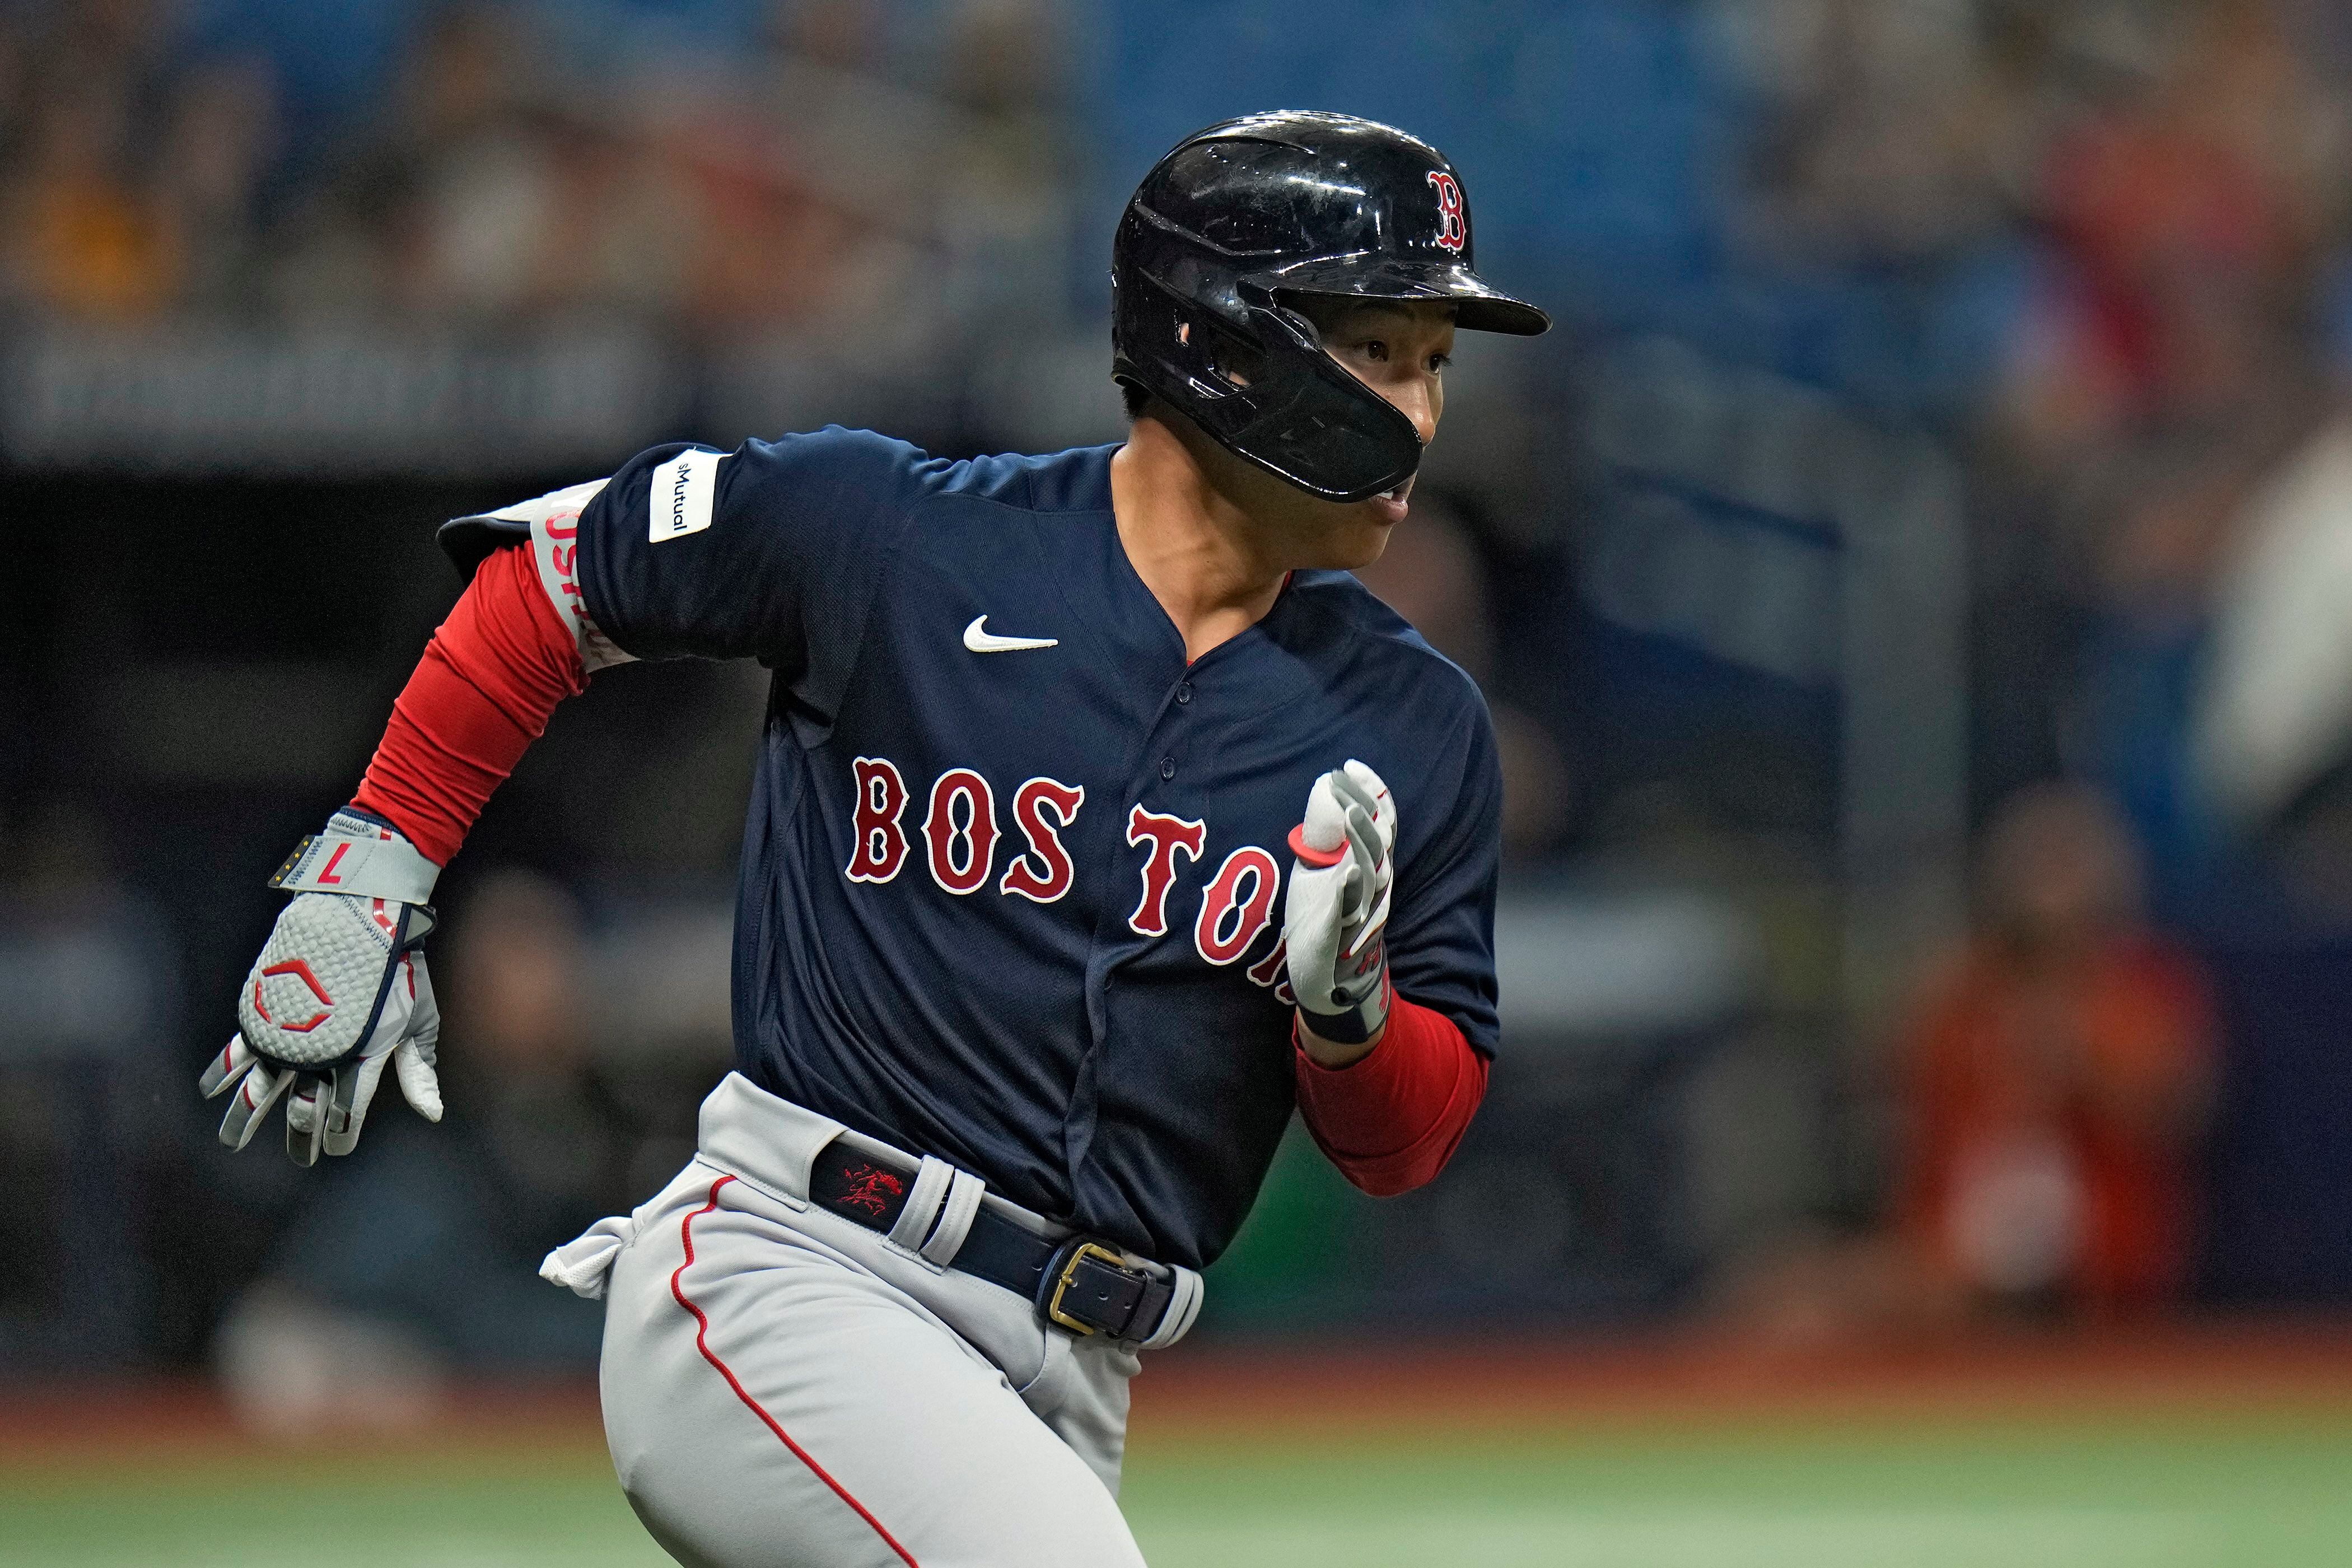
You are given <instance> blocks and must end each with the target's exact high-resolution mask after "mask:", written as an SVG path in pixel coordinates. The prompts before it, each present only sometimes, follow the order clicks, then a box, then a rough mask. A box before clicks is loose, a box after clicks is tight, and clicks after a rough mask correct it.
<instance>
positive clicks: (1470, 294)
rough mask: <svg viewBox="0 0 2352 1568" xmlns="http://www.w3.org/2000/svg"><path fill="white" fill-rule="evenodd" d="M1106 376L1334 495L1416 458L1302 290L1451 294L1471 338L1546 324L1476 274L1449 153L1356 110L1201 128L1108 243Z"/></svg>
mask: <svg viewBox="0 0 2352 1568" xmlns="http://www.w3.org/2000/svg"><path fill="white" fill-rule="evenodd" d="M1110 276H1111V291H1112V296H1113V299H1112V312H1111V353H1112V360H1111V374H1112V375H1114V376H1115V377H1117V378H1118V380H1119V381H1121V382H1126V383H1131V384H1135V385H1137V386H1140V387H1142V388H1143V389H1144V390H1146V391H1148V392H1151V393H1154V394H1157V395H1159V396H1160V397H1163V398H1165V399H1167V401H1168V402H1169V403H1171V405H1174V406H1175V407H1176V408H1177V409H1179V410H1181V412H1182V413H1183V414H1184V415H1185V416H1188V417H1189V418H1191V419H1192V422H1193V423H1194V424H1196V425H1198V426H1200V427H1201V428H1202V430H1204V431H1206V432H1207V433H1208V435H1209V437H1210V438H1211V439H1212V440H1214V441H1215V442H1216V443H1217V444H1218V445H1220V446H1222V447H1225V448H1226V449H1227V450H1228V451H1232V452H1234V453H1237V454H1239V455H1240V456H1242V457H1244V458H1248V459H1249V460H1250V461H1251V462H1253V463H1255V464H1256V465H1257V466H1258V467H1260V468H1264V469H1265V470H1266V471H1267V472H1268V473H1271V474H1274V475H1276V477H1278V478H1281V479H1287V480H1289V481H1290V482H1291V483H1292V484H1294V485H1297V486H1298V487H1299V488H1300V489H1304V490H1307V491H1310V492H1312V493H1313V494H1315V495H1318V496H1322V497H1324V498H1325V499H1327V500H1339V501H1354V500H1366V499H1368V498H1370V497H1372V496H1376V495H1380V494H1381V493H1382V492H1384V491H1387V490H1391V489H1395V488H1396V487H1397V486H1399V485H1401V484H1402V483H1403V482H1404V481H1405V480H1406V479H1410V478H1412V473H1413V470H1414V469H1415V468H1419V467H1420V466H1421V450H1422V447H1421V437H1420V434H1419V432H1417V431H1416V430H1414V428H1413V426H1412V420H1410V419H1407V418H1406V417H1405V416H1403V415H1402V414H1401V413H1399V412H1398V411H1397V410H1396V409H1395V408H1394V407H1393V406H1391V405H1390V404H1389V402H1388V401H1387V400H1386V399H1385V398H1382V397H1381V396H1380V395H1378V394H1377V393H1374V392H1372V391H1371V390H1370V388H1368V387H1366V386H1365V385H1364V384H1363V383H1361V382H1360V381H1358V380H1357V379H1356V378H1355V377H1354V376H1352V375H1350V374H1348V372H1347V371H1345V370H1344V369H1342V368H1341V367H1340V366H1339V365H1338V364H1337V363H1334V362H1333V361H1332V360H1331V358H1330V356H1328V354H1326V353H1324V352H1323V348H1322V342H1321V340H1320V338H1319V336H1318V333H1317V331H1316V330H1315V324H1314V323H1313V322H1312V321H1309V320H1308V319H1307V317H1305V316H1303V315H1301V314H1300V313H1299V312H1298V311H1297V310H1296V309H1295V308H1294V307H1293V304H1292V302H1291V301H1292V300H1293V299H1294V298H1295V297H1297V296H1299V295H1318V294H1319V295H1340V296H1354V297H1357V298H1360V299H1375V300H1452V301H1454V304H1455V305H1456V306H1457V307H1458V311H1457V314H1456V317H1455V321H1456V324H1457V325H1459V326H1461V327H1463V328H1465V329H1467V330H1469V331H1483V332H1513V333H1517V334H1519V335H1521V336H1532V335H1534V334H1535V333H1537V332H1540V331H1544V330H1545V329H1546V328H1548V327H1549V326H1550V325H1551V318H1550V317H1549V316H1547V315H1545V314H1544V313H1543V312H1542V311H1541V310H1537V309H1536V308H1535V307H1534V306H1533V305H1529V304H1527V303H1525V302H1523V301H1521V300H1514V299H1512V298H1511V297H1510V296H1508V295H1507V294H1503V293H1500V292H1498V291H1497V290H1496V289H1493V288H1490V287H1489V286H1488V285H1487V284H1486V281H1485V280H1484V279H1481V278H1479V276H1478V275H1477V274H1476V273H1475V272H1474V271H1472V270H1471V268H1470V201H1469V198H1468V196H1467V195H1465V194H1464V192H1463V189H1462V177H1461V176H1460V175H1459V174H1456V173H1455V172H1454V165H1453V164H1451V163H1447V162H1446V161H1445V155H1444V153H1440V152H1438V150H1437V149H1436V148H1434V147H1432V146H1431V145H1429V143H1427V142H1422V141H1417V140H1415V139H1414V138H1413V137H1411V136H1408V135H1406V134H1405V133H1404V132H1402V131H1398V130H1394V129H1392V128H1391V127H1389V126H1386V125H1380V124H1376V123H1374V122H1373V121H1369V120H1358V119H1356V118H1355V117H1354V116H1352V115H1346V114H1317V113H1308V112H1305V111H1288V112H1278V113H1270V114H1253V115H1249V116H1247V117H1246V118H1244V119H1241V120H1228V121H1225V122H1224V123H1223V124H1221V125H1212V126H1210V127H1209V128H1208V129H1207V130H1205V131H1197V132H1193V133H1192V135H1190V136H1187V137H1186V138H1184V140H1183V141H1181V142H1178V143H1177V144H1176V146H1175V148H1174V149H1173V150H1172V151H1171V152H1170V153H1169V154H1168V155H1167V156H1166V157H1164V158H1162V159H1160V162H1159V163H1157V164H1155V165H1154V166H1153V168H1152V170H1151V173H1150V174H1146V175H1145V176H1144V177H1143V184H1141V185H1139V187H1137V189H1136V193H1135V196H1134V198H1133V199H1132V200H1130V201H1129V203H1128V204H1127V212H1126V215H1125V216H1123V217H1121V218H1120V219H1119V225H1118V237H1117V238H1116V239H1114V240H1113V241H1112V245H1111V268H1110Z"/></svg>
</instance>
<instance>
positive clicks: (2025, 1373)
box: [1134, 1322, 2352, 1436]
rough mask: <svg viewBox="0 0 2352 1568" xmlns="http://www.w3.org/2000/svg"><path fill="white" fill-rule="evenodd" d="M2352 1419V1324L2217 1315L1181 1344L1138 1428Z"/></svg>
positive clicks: (1164, 1361)
mask: <svg viewBox="0 0 2352 1568" xmlns="http://www.w3.org/2000/svg"><path fill="white" fill-rule="evenodd" d="M2306 1408H2307V1409H2309V1410H2310V1411H2311V1412H2312V1413H2313V1414H2315V1415H2352V1325H2347V1324H2342V1323H2325V1324H2323V1323H2308V1324H2295V1323H2281V1322H2263V1323H2221V1324H2211V1325H2202V1326H2193V1327H2185V1328H2168V1329H2162V1330H2131V1331H2115V1330H2108V1331H2097V1332H2083V1331H2034V1332H2028V1331H2020V1332H2015V1333H2009V1334H2000V1335H1987V1336H1978V1337H1971V1338H1968V1339H1962V1340H1942V1341H1936V1342H1918V1343H1912V1344H1889V1345H1876V1346H1853V1345H1849V1346H1843V1347H1839V1348H1837V1349H1834V1350H1812V1351H1805V1352H1793V1351H1785V1350H1775V1349H1771V1348H1768V1347H1764V1346H1760V1345H1758V1344H1756V1343H1754V1342H1732V1341H1726V1340H1721V1339H1714V1338H1706V1337H1694V1336H1688V1335H1679V1336H1675V1335H1665V1336H1657V1337H1653V1338H1646V1339H1636V1340H1622V1341H1616V1342H1605V1343H1591V1342H1583V1343H1580V1342H1570V1343H1562V1342H1559V1341H1556V1340H1555V1341H1549V1342H1538V1341H1514V1340H1510V1339H1499V1338H1498V1339H1492V1340H1483V1341H1479V1342H1475V1343H1472V1342H1456V1343H1453V1344H1448V1345H1444V1346H1430V1345H1427V1344H1407V1345H1398V1346H1389V1347H1383V1346H1381V1345H1380V1344H1378V1343H1376V1342H1370V1343H1359V1344H1354V1345H1350V1346H1348V1347H1346V1348H1342V1349H1336V1350H1334V1349H1316V1350H1311V1351H1302V1350H1300V1349H1299V1348H1297V1347H1293V1346H1265V1347H1260V1348H1255V1349H1232V1348H1216V1349H1205V1350H1202V1351H1199V1352H1189V1351H1187V1350H1186V1349H1184V1348H1182V1347H1179V1348H1178V1349H1177V1350H1175V1351H1173V1352H1168V1353H1167V1354H1165V1355H1164V1356H1162V1357H1160V1358H1158V1359H1154V1360H1150V1361H1149V1362H1148V1363H1147V1369H1146V1374H1145V1375H1144V1376H1143V1377H1141V1378H1139V1379H1138V1380H1137V1382H1136V1384H1135V1415H1134V1426H1135V1428H1136V1430H1137V1431H1138V1433H1139V1435H1143V1434H1159V1433H1166V1434H1169V1435H1171V1436H1173V1435H1176V1434H1178V1433H1181V1432H1185V1431H1188V1430H1195V1429H1200V1430H1213V1429H1220V1428H1229V1427H1231V1426H1233V1425H1234V1423H1235V1422H1236V1421H1241V1420H1246V1421H1247V1422H1248V1423H1250V1424H1251V1425H1252V1426H1257V1425H1261V1424H1265V1423H1273V1424H1276V1425H1280V1426H1285V1427H1293V1428H1295V1427H1314V1426H1319V1425H1322V1424H1325V1423H1328V1422H1329V1421H1332V1420H1337V1419H1346V1420H1349V1421H1351V1422H1363V1421H1367V1420H1375V1421H1377V1423H1378V1424H1380V1425H1397V1426H1413V1427H1416V1428H1418V1429H1422V1430H1428V1429H1431V1428H1444V1427H1445V1426H1482V1427H1491V1426H1497V1425H1500V1426H1553V1425H1558V1424H1560V1423H1563V1422H1565V1423H1570V1424H1574V1425H1578V1426H1582V1425H1588V1424H1590V1423H1591V1422H1594V1421H1612V1422H1616V1421H1624V1422H1656V1423H1664V1424H1676V1423H1682V1422H1705V1423H1706V1424H1708V1425H1719V1424H1722V1423H1724V1422H1727V1421H1734V1422H1738V1421H1754V1422H1759V1423H1775V1424H1777V1423H1783V1422H1787V1421H1790V1420H1792V1419H1796V1420H1804V1419H1807V1418H1819V1419H1822V1420H1825V1421H1848V1420H1870V1419H1874V1418H1885V1419H1895V1420H1904V1421H1917V1420H1920V1419H1922V1418H1927V1419H1948V1420H1968V1419H1971V1418H1979V1417H1981V1418H1999V1419H2013V1418H2018V1417H2029V1418H2030V1417H2032V1416H2034V1415H2044V1414H2046V1415H2063V1416H2075V1415H2124V1414H2129V1413H2132V1412H2135V1411H2146V1412H2148V1413H2151V1414H2156V1413H2179V1414H2184V1415H2185V1414H2192V1413H2195V1412H2198V1411H2212V1412H2215V1413H2226V1412H2229V1411H2231V1410H2263V1411H2272V1412H2286V1411H2294V1410H2298V1409H2306Z"/></svg>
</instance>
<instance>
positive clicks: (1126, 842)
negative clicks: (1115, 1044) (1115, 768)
mask: <svg viewBox="0 0 2352 1568" xmlns="http://www.w3.org/2000/svg"><path fill="white" fill-rule="evenodd" d="M1192 674H1193V672H1192V669H1191V668H1187V669H1185V670H1184V671H1183V672H1182V673H1181V674H1180V675H1179V676H1178V677H1177V679H1176V681H1175V683H1174V684H1173V685H1171V686H1170V687H1169V688H1168V689H1166V690H1165V691H1163V692H1162V693H1161V695H1160V703H1159V707H1158V708H1157V710H1155V711H1154V712H1153V714H1152V716H1151V721H1150V724H1149V725H1148V726H1147V727H1146V728H1145V730H1144V732H1143V737H1142V740H1141V742H1139V744H1137V745H1136V746H1135V747H1134V748H1133V749H1132V750H1131V752H1129V755H1130V757H1131V759H1132V761H1131V762H1130V763H1129V769H1128V778H1127V783H1126V786H1125V788H1124V789H1123V790H1122V791H1121V794H1122V795H1123V796H1124V798H1123V799H1122V800H1121V801H1120V802H1119V806H1118V827H1117V830H1116V831H1115V832H1113V833H1112V834H1110V835H1109V839H1110V852H1109V858H1108V864H1107V866H1106V867H1105V878H1106V880H1105V883H1104V885H1105V887H1106V888H1108V889H1110V892H1109V894H1108V896H1107V897H1105V898H1104V899H1103V900H1101V904H1100V908H1099V912H1098V913H1097V916H1096V921H1095V934H1094V941H1093V943H1092V945H1091V946H1090V947H1089V949H1088V951H1087V977H1086V1001H1087V1035H1088V1039H1087V1050H1086V1055H1085V1056H1084V1057H1083V1058H1081V1059H1080V1061H1079V1063H1078V1070H1077V1077H1076V1083H1075V1084H1074V1085H1073V1088H1072V1090H1071V1094H1070V1105H1069V1110H1068V1112H1067V1114H1066V1116H1065V1117H1064V1119H1063V1123H1062V1149H1063V1157H1064V1159H1065V1161H1066V1172H1067V1175H1068V1180H1069V1184H1070V1193H1071V1197H1072V1200H1073V1202H1074V1203H1077V1204H1078V1205H1079V1206H1080V1207H1081V1209H1083V1208H1084V1207H1085V1206H1086V1205H1084V1203H1083V1201H1082V1200H1081V1199H1080V1198H1079V1190H1080V1184H1081V1182H1082V1180H1083V1177H1082V1170H1083V1167H1084V1166H1085V1164H1086V1160H1087V1151H1088V1150H1089V1149H1090V1148H1091V1147H1092V1146H1093V1143H1094V1136H1095V1128H1096V1121H1097V1116H1096V1113H1097V1109H1098V1106H1099V1099H1098V1095H1097V1076H1096V1075H1097V1071H1098V1070H1099V1068H1100V1064H1101V1060H1102V1054H1103V1051H1104V1049H1105V1047H1107V1046H1108V1044H1109V1038H1108V1036H1109V1030H1110V1003H1109V989H1110V985H1111V984H1112V980H1113V977H1114V976H1115V975H1116V973H1118V968H1119V966H1120V965H1121V964H1124V963H1130V962H1132V961H1133V960H1135V959H1137V958H1139V957H1140V956H1142V955H1143V954H1144V953H1145V952H1149V951H1150V949H1151V947H1152V946H1153V945H1154V944H1155V943H1158V942H1164V941H1167V940H1169V939H1170V938H1171V936H1173V935H1174V934H1175V932H1176V931H1177V927H1178V924H1179V921H1178V920H1177V909H1176V906H1177V897H1176V894H1177V890H1178V888H1179V886H1181V885H1182V884H1183V883H1184V882H1185V881H1186V880H1187V879H1186V878H1185V877H1184V875H1183V873H1184V872H1185V871H1186V870H1188V869H1189V867H1188V866H1186V865H1184V864H1181V851H1179V860H1180V863H1179V864H1177V865H1176V866H1174V867H1173V868H1172V869H1173V870H1174V872H1175V873H1176V875H1175V876H1174V877H1172V878H1171V885H1170V886H1169V887H1167V888H1166V889H1164V890H1162V892H1161V894H1160V912H1161V914H1162V916H1163V919H1164V923H1163V924H1162V926H1161V929H1160V931H1157V932H1155V933H1152V934H1148V935H1147V934H1144V933H1142V932H1139V931H1138V930H1137V929H1136V917H1137V916H1138V915H1139V914H1141V913H1143V910H1142V908H1141V901H1142V899H1143V898H1144V897H1145V896H1146V895H1147V894H1148V893H1149V892H1150V889H1149V888H1148V886H1145V887H1142V889H1141V891H1139V885H1141V884H1144V882H1145V878H1144V871H1145V869H1146V868H1148V866H1149V864H1150V856H1152V855H1154V854H1155V853H1157V852H1158V844H1157V841H1156V840H1154V839H1152V838H1150V837H1146V838H1145V839H1144V841H1143V842H1142V843H1141V844H1137V843H1134V842H1131V840H1130V833H1129V824H1130V823H1131V821H1132V819H1133V816H1134V814H1135V813H1137V812H1139V811H1140V812H1145V813H1149V814H1150V816H1153V817H1159V818H1165V817H1174V818H1176V819H1178V820H1179V821H1181V822H1185V823H1188V824H1191V825H1193V826H1195V828H1196V829H1198V830H1201V831H1205V829H1204V828H1202V824H1203V822H1204V814H1203V813H1202V811H1201V810H1200V805H1201V802H1200V799H1199V797H1198V792H1197V790H1196V789H1195V787H1194V781H1193V780H1192V778H1191V777H1190V776H1189V774H1188V772H1187V765H1186V764H1187V762H1188V760H1189V754H1190V747H1189V745H1188V743H1187V742H1188V741H1189V739H1190V732H1191V731H1192V729H1193V728H1194V727H1195V724H1196V721H1195V720H1194V718H1193V713H1194V706H1195V700H1196V695H1197V694H1196V692H1195V690H1194V688H1193V683H1192ZM1196 842H1197V841H1196ZM1202 848H1203V849H1205V845H1202ZM1194 858H1195V859H1197V858H1198V857H1197V854H1196V855H1195V857H1194ZM1114 1195H1115V1194H1114Z"/></svg>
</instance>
